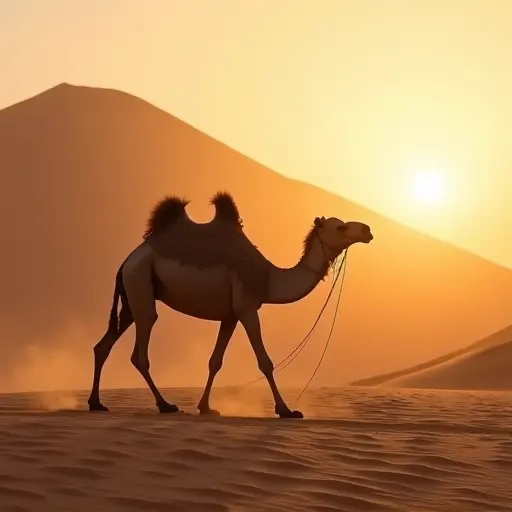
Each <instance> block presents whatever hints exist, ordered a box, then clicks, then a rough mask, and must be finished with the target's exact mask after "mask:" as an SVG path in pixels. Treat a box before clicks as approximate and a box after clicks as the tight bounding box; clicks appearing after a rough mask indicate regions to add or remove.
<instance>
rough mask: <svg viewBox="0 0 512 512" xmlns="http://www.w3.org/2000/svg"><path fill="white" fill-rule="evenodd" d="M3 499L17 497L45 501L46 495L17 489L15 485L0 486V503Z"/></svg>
mask: <svg viewBox="0 0 512 512" xmlns="http://www.w3.org/2000/svg"><path fill="white" fill-rule="evenodd" d="M2 498H3V499H9V498H18V499H23V500H30V501H45V500H46V496H44V495H43V494H41V493H39V492H34V491H29V490H27V489H19V488H17V487H6V486H4V485H1V486H0V503H1V502H2V501H3V500H2Z"/></svg>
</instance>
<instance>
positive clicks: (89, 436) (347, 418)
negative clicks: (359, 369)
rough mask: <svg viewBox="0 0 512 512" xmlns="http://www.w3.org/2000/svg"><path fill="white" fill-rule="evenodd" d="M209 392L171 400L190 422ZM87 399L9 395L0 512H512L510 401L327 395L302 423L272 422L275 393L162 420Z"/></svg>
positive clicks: (137, 405) (375, 392) (307, 407)
mask: <svg viewBox="0 0 512 512" xmlns="http://www.w3.org/2000/svg"><path fill="white" fill-rule="evenodd" d="M199 393H200V390H198V389H169V390H165V395H166V396H167V397H168V398H171V397H172V399H173V400H174V401H176V402H177V403H179V404H180V406H182V407H183V408H184V409H185V410H186V411H189V412H190V413H193V412H194V404H195V402H196V400H197V397H198V395H199ZM287 395H289V396H290V397H291V396H294V395H293V393H288V392H287ZM85 399H86V395H85V393H71V392H69V393H64V392H59V393H54V394H48V393H45V394H37V393H34V394H10V395H1V396H0V460H1V461H2V463H1V465H0V511H1V512H8V511H17V512H22V511H37V512H46V511H49V512H50V511H51V512H58V511H66V512H80V511H94V512H101V511H109V512H113V511H122V512H130V511H150V512H153V511H154V512H158V511H176V512H179V511H184V512H186V511H194V512H200V511H206V512H209V511H211V512H217V511H219V512H223V511H274V510H275V511H283V512H284V511H285V510H287V511H308V512H316V511H318V512H320V511H324V512H328V511H333V512H334V511H336V512H344V511H347V512H351V511H368V512H371V511H388V510H390V511H391V510H394V511H398V510H401V511H408V512H409V511H415V512H420V511H432V512H441V511H450V512H455V511H458V510H460V511H463V512H470V511H483V512H499V511H505V510H511V509H512V435H511V433H510V424H511V419H512V415H511V414H510V413H511V412H512V409H511V403H512V400H511V396H510V395H509V394H506V393H489V392H480V393H476V392H471V393H470V392H443V391H429V392H427V391H410V390H409V391H408V390H381V389H376V388H345V389H327V388H326V389H323V390H317V391H312V392H309V393H307V394H306V396H305V398H304V402H303V403H301V406H302V409H303V411H304V412H305V413H307V414H308V419H306V420H303V421H300V420H278V419H273V418H270V417H264V416H269V415H271V409H270V408H269V407H270V403H269V401H268V394H267V392H266V390H263V391H258V390H255V391H248V390H247V389H244V390H243V392H242V391H234V390H229V389H216V390H215V397H214V405H215V406H217V407H219V408H222V409H223V410H224V411H225V413H226V414H232V415H234V416H232V417H227V416H224V417H221V418H201V417H198V416H196V415H192V414H190V415H188V414H181V415H159V414H157V413H156V412H155V411H154V409H153V407H152V402H151V400H150V397H149V394H148V392H147V391H146V390H120V391H108V392H105V394H104V401H105V403H106V404H108V405H109V406H110V407H111V412H110V413H92V414H91V413H89V412H87V411H85ZM244 404H247V405H244ZM236 415H243V416H260V417H235V416H236Z"/></svg>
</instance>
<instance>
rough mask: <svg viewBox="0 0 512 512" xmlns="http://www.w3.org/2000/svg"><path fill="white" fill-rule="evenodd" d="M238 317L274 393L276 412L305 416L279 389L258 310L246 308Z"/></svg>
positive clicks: (282, 416) (279, 414) (295, 416)
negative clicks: (288, 403) (293, 409)
mask: <svg viewBox="0 0 512 512" xmlns="http://www.w3.org/2000/svg"><path fill="white" fill-rule="evenodd" d="M238 318H239V320H240V322H241V323H242V325H243V326H244V328H245V331H246V332H247V336H248V337H249V341H250V342H251V345H252V348H253V350H254V353H255V354H256V359H257V360H258V367H259V369H260V371H261V372H262V373H263V375H265V377H266V379H267V381H268V383H269V386H270V389H271V391H272V395H274V402H275V412H276V414H277V415H278V416H279V417H281V418H303V417H304V415H303V414H302V413H301V412H300V411H292V410H290V409H289V407H288V406H287V405H286V403H285V401H284V400H283V397H282V396H281V393H279V389H277V385H276V382H275V380H274V364H273V363H272V360H271V359H270V357H269V355H268V354H267V351H266V350H265V346H264V345H263V340H262V338H261V327H260V319H259V316H258V311H257V310H246V311H244V312H243V313H240V314H239V315H238Z"/></svg>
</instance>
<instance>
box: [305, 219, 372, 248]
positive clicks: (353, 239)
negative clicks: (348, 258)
mask: <svg viewBox="0 0 512 512" xmlns="http://www.w3.org/2000/svg"><path fill="white" fill-rule="evenodd" d="M315 231H316V234H317V235H318V238H319V239H320V241H321V242H322V244H323V245H324V247H325V248H326V249H328V250H329V251H330V252H332V253H333V256H334V257H337V256H338V255H339V254H341V252H343V251H344V250H345V249H346V248H347V247H349V246H350V245H352V244H356V243H358V242H360V243H363V244H368V243H370V242H371V241H372V240H373V235H372V232H371V230H370V226H368V225H366V224H363V223H362V222H355V221H350V222H343V221H342V220H340V219H337V218H336V217H330V218H328V219H326V218H325V217H317V218H316V219H315Z"/></svg>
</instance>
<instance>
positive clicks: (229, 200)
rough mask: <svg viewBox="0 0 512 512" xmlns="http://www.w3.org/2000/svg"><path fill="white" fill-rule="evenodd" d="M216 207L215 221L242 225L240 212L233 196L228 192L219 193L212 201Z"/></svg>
mask: <svg viewBox="0 0 512 512" xmlns="http://www.w3.org/2000/svg"><path fill="white" fill-rule="evenodd" d="M210 204H211V205H213V206H215V220H225V221H228V222H234V223H238V224H241V219H240V212H239V211H238V208H237V206H236V203H235V200H234V199H233V196H231V194H229V193H228V192H217V193H216V194H215V195H214V196H213V197H212V198H211V200H210Z"/></svg>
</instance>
